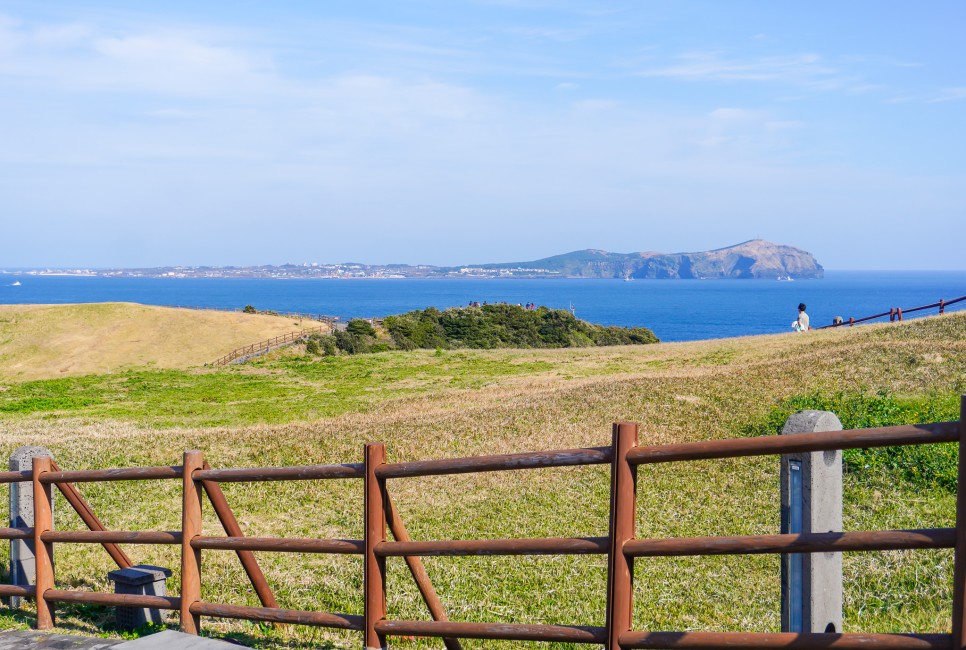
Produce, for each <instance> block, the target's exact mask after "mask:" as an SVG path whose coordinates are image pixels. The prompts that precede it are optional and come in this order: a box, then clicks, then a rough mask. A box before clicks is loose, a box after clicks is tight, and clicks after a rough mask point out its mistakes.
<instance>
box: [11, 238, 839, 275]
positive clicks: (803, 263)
mask: <svg viewBox="0 0 966 650" xmlns="http://www.w3.org/2000/svg"><path fill="white" fill-rule="evenodd" d="M824 273H825V270H824V269H823V268H822V266H821V265H820V264H819V263H818V262H816V261H815V257H813V256H812V254H811V253H809V252H808V251H804V250H802V249H800V248H795V247H794V246H786V245H783V244H774V243H772V242H768V241H765V240H763V239H752V240H750V241H746V242H742V243H741V244H735V245H734V246H727V247H725V248H718V249H716V250H712V251H703V252H699V253H658V252H655V251H644V252H638V253H609V252H607V251H602V250H595V249H592V248H591V249H587V250H582V251H573V252H572V253H564V254H563V255H554V256H552V257H545V258H543V259H539V260H534V261H532V262H502V263H489V264H467V265H462V266H448V267H444V266H432V265H428V264H420V265H415V266H414V265H410V264H361V263H357V262H343V263H339V264H331V263H318V262H312V263H311V264H308V263H303V264H282V265H280V266H276V265H272V264H263V265H259V266H163V267H153V268H135V269H124V268H120V269H118V268H114V269H110V268H109V269H43V270H39V269H37V270H17V271H4V270H2V269H0V274H2V275H5V274H11V275H17V276H20V275H22V276H30V275H77V276H84V277H121V278H123V277H128V278H265V279H286V280H293V279H312V278H320V279H321V278H346V279H348V278H617V279H621V278H626V279H637V278H640V279H670V278H674V279H678V278H680V279H692V278H693V279H702V280H707V279H771V280H775V279H798V278H821V277H822V276H823V275H824Z"/></svg>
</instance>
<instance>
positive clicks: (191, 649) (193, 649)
mask: <svg viewBox="0 0 966 650" xmlns="http://www.w3.org/2000/svg"><path fill="white" fill-rule="evenodd" d="M247 647H248V646H243V645H239V644H237V643H228V642H227V641H217V640H215V639H207V638H205V637H203V636H193V635H191V634H184V633H182V632H175V631H174V630H165V631H164V632H158V633H157V634H151V635H150V636H142V637H141V638H140V639H135V640H134V641H125V642H124V643H121V644H119V645H116V646H114V650H239V649H240V648H247ZM0 649H2V647H0Z"/></svg>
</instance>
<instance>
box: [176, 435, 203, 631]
mask: <svg viewBox="0 0 966 650" xmlns="http://www.w3.org/2000/svg"><path fill="white" fill-rule="evenodd" d="M204 463H205V458H204V455H203V454H202V453H201V452H200V451H186V452H184V476H183V477H182V482H181V485H182V502H181V533H182V536H181V631H182V632H184V633H186V634H198V632H199V631H200V630H201V616H200V615H197V614H192V613H191V606H192V605H193V604H194V603H197V602H200V601H201V549H196V548H192V547H191V540H192V539H194V538H195V537H197V536H199V535H201V490H200V489H198V488H199V486H198V482H196V481H195V480H194V478H192V474H194V472H195V470H199V469H202V467H203V466H204Z"/></svg>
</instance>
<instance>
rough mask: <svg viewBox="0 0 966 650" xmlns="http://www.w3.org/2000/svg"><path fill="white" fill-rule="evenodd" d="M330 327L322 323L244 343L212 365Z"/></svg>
mask: <svg viewBox="0 0 966 650" xmlns="http://www.w3.org/2000/svg"><path fill="white" fill-rule="evenodd" d="M328 331H329V330H328V327H326V326H325V325H320V326H318V327H310V328H308V329H304V330H299V331H297V332H289V333H288V334H282V335H280V336H273V337H272V338H270V339H265V340H264V341H259V342H258V343H252V344H251V345H243V346H242V347H240V348H235V349H234V350H232V351H231V352H229V353H228V354H226V355H225V356H223V357H221V358H220V359H218V360H217V361H215V362H214V363H212V364H211V365H213V366H224V365H228V364H229V363H231V362H232V361H234V360H235V359H241V358H242V357H247V356H250V355H253V354H258V353H259V352H268V351H269V350H272V349H274V348H277V347H279V346H281V345H285V344H287V343H294V342H295V341H301V340H302V339H305V338H308V337H309V336H310V335H312V334H325V333H326V332H328Z"/></svg>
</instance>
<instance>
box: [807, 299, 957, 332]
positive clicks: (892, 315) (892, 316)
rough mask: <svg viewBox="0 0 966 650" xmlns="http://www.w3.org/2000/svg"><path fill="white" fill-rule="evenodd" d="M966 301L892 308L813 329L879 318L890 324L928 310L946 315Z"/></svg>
mask: <svg viewBox="0 0 966 650" xmlns="http://www.w3.org/2000/svg"><path fill="white" fill-rule="evenodd" d="M964 300H966V296H960V297H959V298H953V299H952V300H943V299H942V298H940V299H939V302H934V303H931V304H929V305H922V306H920V307H912V308H911V309H902V307H892V308H891V309H890V310H889V311H884V312H882V313H881V314H873V315H872V316H866V317H864V318H855V317H849V319H848V320H843V321H842V322H841V323H832V324H831V325H822V326H821V327H815V328H812V329H817V330H824V329H828V328H830V327H845V326H852V325H858V324H859V323H865V322H866V321H870V320H876V319H878V318H885V317H886V316H888V317H889V322H894V321H897V320H899V321H901V320H902V316H903V314H906V315H908V314H912V313H915V312H917V311H925V310H927V309H938V310H939V314H944V313H946V307H949V306H950V305H955V304H956V303H958V302H962V301H964Z"/></svg>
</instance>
